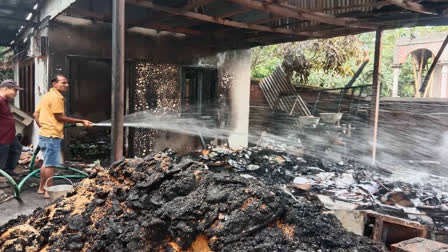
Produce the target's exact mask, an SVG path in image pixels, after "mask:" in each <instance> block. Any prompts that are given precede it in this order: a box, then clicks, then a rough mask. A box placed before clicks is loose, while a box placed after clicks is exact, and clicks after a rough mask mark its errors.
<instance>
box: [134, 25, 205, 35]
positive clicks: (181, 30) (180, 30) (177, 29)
mask: <svg viewBox="0 0 448 252" xmlns="http://www.w3.org/2000/svg"><path fill="white" fill-rule="evenodd" d="M133 26H134V27H142V28H148V29H153V30H160V31H169V32H174V33H183V34H189V35H201V34H202V32H200V31H198V30H193V29H188V28H180V27H172V26H168V25H163V24H154V23H146V24H143V25H133Z"/></svg>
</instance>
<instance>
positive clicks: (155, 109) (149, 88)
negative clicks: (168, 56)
mask: <svg viewBox="0 0 448 252" xmlns="http://www.w3.org/2000/svg"><path fill="white" fill-rule="evenodd" d="M136 72H137V81H136V88H135V94H134V95H135V96H134V104H135V105H134V108H133V110H134V112H139V111H148V110H149V111H151V112H152V113H155V114H173V113H174V114H177V113H179V111H180V90H179V87H178V76H179V73H178V66H177V65H174V64H155V63H151V62H149V61H141V62H139V63H137V65H136ZM159 135H166V132H165V131H161V130H152V129H136V130H135V135H134V144H133V150H134V151H133V152H134V155H135V156H139V157H143V156H145V155H146V154H148V153H150V152H151V151H153V149H154V145H155V142H156V141H155V139H157V137H158V136H159Z"/></svg>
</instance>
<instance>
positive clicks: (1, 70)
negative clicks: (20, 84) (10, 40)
mask: <svg viewBox="0 0 448 252" xmlns="http://www.w3.org/2000/svg"><path fill="white" fill-rule="evenodd" d="M5 50H7V48H5V47H0V54H1V53H2V52H4V51H5ZM5 61H6V56H2V57H0V81H2V80H6V79H13V78H14V72H13V70H12V69H11V68H8V67H7V66H6V65H5V64H4V62H5Z"/></svg>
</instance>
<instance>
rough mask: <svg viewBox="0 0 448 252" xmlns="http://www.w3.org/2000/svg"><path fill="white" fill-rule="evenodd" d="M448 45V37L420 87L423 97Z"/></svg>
mask: <svg viewBox="0 0 448 252" xmlns="http://www.w3.org/2000/svg"><path fill="white" fill-rule="evenodd" d="M447 44H448V36H446V38H445V40H444V41H443V44H442V46H441V47H440V49H439V52H437V55H436V57H435V58H434V61H433V62H432V64H431V67H430V68H429V70H428V72H427V73H426V76H425V80H424V81H423V84H422V86H421V87H420V90H419V91H420V94H421V96H422V97H423V95H424V94H425V90H426V86H427V85H428V82H429V79H430V78H431V75H432V72H433V71H434V68H435V67H436V65H437V63H438V62H439V59H440V56H442V53H443V51H444V50H445V47H446V45H447Z"/></svg>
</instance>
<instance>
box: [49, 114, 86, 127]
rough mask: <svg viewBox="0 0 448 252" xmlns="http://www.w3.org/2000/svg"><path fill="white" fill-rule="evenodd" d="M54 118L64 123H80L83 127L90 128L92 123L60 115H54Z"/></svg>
mask: <svg viewBox="0 0 448 252" xmlns="http://www.w3.org/2000/svg"><path fill="white" fill-rule="evenodd" d="M54 117H56V120H58V121H60V122H64V123H82V124H83V125H84V126H85V127H92V124H93V123H92V122H91V121H88V120H83V119H77V118H73V117H68V116H65V115H64V114H62V113H58V114H54Z"/></svg>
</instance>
